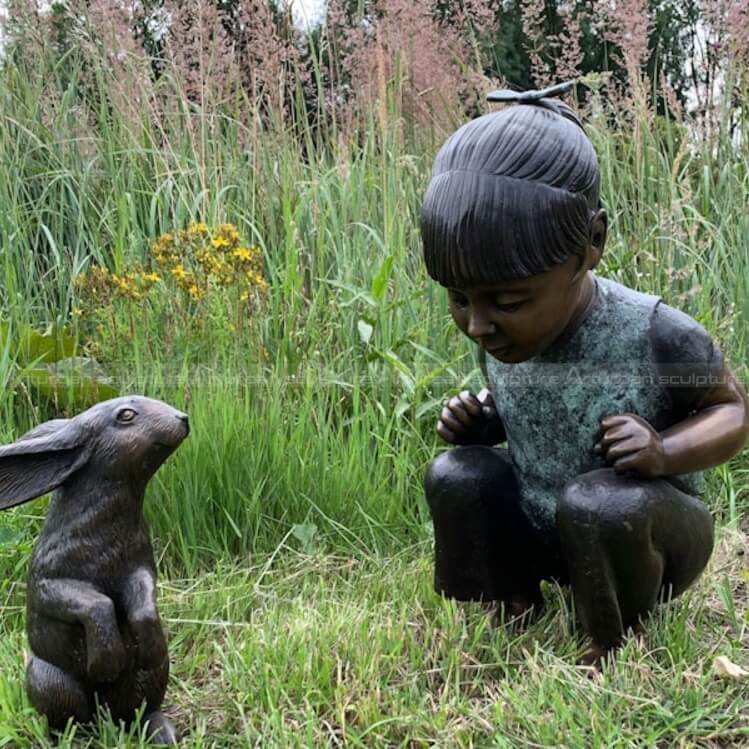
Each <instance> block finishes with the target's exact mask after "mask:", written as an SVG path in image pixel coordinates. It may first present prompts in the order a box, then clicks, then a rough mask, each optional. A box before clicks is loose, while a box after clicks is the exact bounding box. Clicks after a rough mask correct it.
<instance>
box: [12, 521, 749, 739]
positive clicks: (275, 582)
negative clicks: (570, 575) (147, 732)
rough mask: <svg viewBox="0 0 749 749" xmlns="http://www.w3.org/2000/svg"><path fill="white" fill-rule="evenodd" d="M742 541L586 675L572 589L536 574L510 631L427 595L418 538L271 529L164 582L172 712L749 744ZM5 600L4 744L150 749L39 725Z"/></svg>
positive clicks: (268, 726)
mask: <svg viewBox="0 0 749 749" xmlns="http://www.w3.org/2000/svg"><path fill="white" fill-rule="evenodd" d="M747 550H749V546H748V545H747V543H746V540H745V538H743V537H742V536H740V535H739V534H736V533H729V532H724V533H723V534H722V537H721V540H720V543H719V546H718V550H717V551H716V555H715V557H714V559H713V562H712V565H711V568H710V570H709V571H708V572H707V574H706V575H705V576H704V577H703V578H702V580H701V582H700V583H699V584H698V585H697V586H696V587H695V588H694V589H692V590H691V591H690V592H689V593H688V594H687V595H685V596H684V597H683V598H681V599H678V600H677V601H675V602H672V603H671V604H669V605H666V606H664V607H661V608H660V609H659V610H658V613H657V614H656V616H655V617H654V618H653V620H652V621H651V623H650V625H649V626H648V632H647V635H645V636H637V637H630V638H629V639H628V640H627V641H626V643H625V645H624V647H623V648H622V649H621V650H620V651H619V652H618V653H617V654H616V658H615V661H614V662H612V663H610V664H608V665H607V666H606V667H605V668H604V670H603V673H602V674H595V673H593V672H591V671H590V670H589V669H586V668H584V667H576V666H575V665H574V662H575V656H576V655H578V654H579V653H580V652H581V648H582V646H583V643H582V642H581V641H580V640H579V639H578V638H576V636H575V634H574V621H573V616H572V614H571V611H570V599H569V594H568V592H567V591H563V590H560V589H558V588H555V587H552V586H549V587H548V588H547V589H546V591H545V595H546V601H547V604H548V610H547V612H546V613H545V614H544V615H543V616H542V618H541V619H540V620H538V621H537V622H535V623H533V624H532V625H531V626H530V627H528V628H527V629H525V630H524V631H522V632H520V633H518V632H517V631H513V630H512V629H511V628H510V627H508V626H501V625H499V624H497V623H496V622H494V621H493V619H492V617H491V616H490V615H489V614H488V613H487V611H486V610H485V609H484V608H482V607H481V606H480V605H478V604H463V605H456V604H455V603H454V602H450V601H446V600H442V599H439V598H438V597H436V596H435V595H434V594H433V593H432V591H431V588H430V573H431V568H430V566H431V564H430V558H429V544H428V543H420V544H417V545H415V546H411V547H408V548H406V549H404V550H403V551H402V552H401V553H399V554H393V555H389V556H387V557H382V556H380V557H375V556H370V557H366V558H361V559H355V558H352V557H350V556H348V555H344V556H342V555H331V554H314V555H308V554H302V553H300V552H298V551H296V550H295V549H294V548H292V547H291V546H290V545H288V544H284V545H281V546H279V548H278V550H277V553H276V554H275V555H271V556H261V557H254V558H251V559H248V560H246V561H244V562H235V563H233V564H226V563H220V564H218V565H217V567H216V569H215V570H214V571H213V573H211V574H204V575H201V576H199V577H195V578H180V577H176V576H175V577H172V578H171V579H169V580H167V581H164V582H163V583H162V584H161V589H160V600H161V608H162V614H163V616H164V618H165V621H166V624H167V627H168V630H169V632H170V635H171V654H172V662H173V664H174V666H173V672H172V681H171V685H170V688H169V692H168V694H167V712H168V713H169V714H170V715H171V716H172V717H173V719H174V720H175V721H176V723H177V725H178V726H179V727H180V729H181V730H182V731H183V732H184V733H185V739H184V742H183V744H182V745H183V746H185V747H205V746H225V747H235V746H263V747H296V746H299V747H312V746H314V747H318V746H352V747H357V746H366V747H384V746H393V747H396V746H398V747H419V746H424V747H426V746H445V747H448V746H449V747H490V746H491V747H497V746H499V747H521V746H529V747H531V746H532V747H560V746H563V747H582V746H585V747H632V746H647V747H716V748H717V747H726V746H736V747H739V746H745V745H746V742H747V737H748V736H749V725H748V724H747V721H746V715H747V711H748V710H749V696H747V692H746V685H745V683H742V682H740V681H730V680H729V681H724V680H720V679H718V678H717V677H716V676H715V674H714V672H713V660H714V658H715V657H716V656H717V655H726V656H728V657H729V658H731V659H732V660H738V661H740V660H741V659H742V657H743V652H744V648H745V647H746V636H747V631H746V623H745V622H742V621H737V620H736V619H735V617H734V615H733V614H732V613H731V612H732V610H743V609H744V607H745V606H746V602H747V596H746V588H745V586H744V585H743V584H741V583H740V582H737V581H740V579H741V577H740V571H741V569H742V565H744V564H745V561H744V557H743V556H741V555H740V554H739V552H741V553H742V554H743V553H745V552H746V551H747ZM727 581H728V582H727ZM730 581H734V582H733V583H731V582H730ZM4 598H5V601H4V605H3V609H2V613H3V628H4V629H5V631H4V632H3V635H4V636H3V638H2V640H1V641H0V642H1V644H0V668H1V669H2V674H3V676H2V680H0V736H2V737H3V739H0V745H10V746H13V747H19V749H20V748H22V747H31V746H40V747H46V746H50V747H51V746H53V745H56V746H58V747H67V746H71V747H72V746H81V747H83V746H91V747H100V746H101V747H111V746H122V747H142V746H145V745H146V744H145V743H144V741H143V737H142V733H139V732H138V730H136V729H130V730H129V731H128V730H125V729H124V728H118V727H116V726H114V725H113V724H112V723H111V722H110V721H107V720H106V719H102V720H101V722H100V725H99V726H98V727H97V728H95V729H93V730H90V729H89V730H83V729H81V728H80V727H78V728H73V727H71V728H70V729H69V730H68V731H66V732H65V733H64V734H63V735H62V736H61V737H60V738H59V741H58V742H57V743H56V744H53V743H50V742H49V740H48V739H46V738H45V726H44V721H43V720H42V719H40V718H39V717H38V716H37V715H35V714H34V713H33V711H32V710H31V709H30V708H29V706H28V703H27V701H26V698H25V696H24V694H23V690H22V681H23V649H24V644H25V643H24V637H23V634H22V630H21V625H22V605H23V586H22V585H21V584H16V585H14V586H12V587H11V588H10V589H9V590H8V592H7V593H6V594H5V596H4ZM3 741H4V742H5V743H4V744H3Z"/></svg>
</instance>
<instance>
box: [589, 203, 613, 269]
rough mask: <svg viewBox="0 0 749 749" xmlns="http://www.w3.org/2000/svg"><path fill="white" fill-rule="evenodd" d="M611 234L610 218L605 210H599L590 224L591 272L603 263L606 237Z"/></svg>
mask: <svg viewBox="0 0 749 749" xmlns="http://www.w3.org/2000/svg"><path fill="white" fill-rule="evenodd" d="M608 233H609V217H608V215H607V213H606V211H604V210H603V208H599V209H598V211H597V212H596V215H595V216H593V220H592V221H591V222H590V243H589V253H590V256H591V257H590V260H591V261H592V262H591V265H590V270H593V268H595V267H596V266H597V265H598V263H600V262H601V257H603V251H604V249H605V248H606V237H607V236H608Z"/></svg>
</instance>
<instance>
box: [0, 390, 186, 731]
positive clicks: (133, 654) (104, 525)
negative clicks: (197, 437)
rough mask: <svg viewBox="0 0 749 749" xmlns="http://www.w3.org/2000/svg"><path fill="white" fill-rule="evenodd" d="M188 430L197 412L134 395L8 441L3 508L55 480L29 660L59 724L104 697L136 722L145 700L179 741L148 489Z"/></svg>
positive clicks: (115, 711) (33, 587)
mask: <svg viewBox="0 0 749 749" xmlns="http://www.w3.org/2000/svg"><path fill="white" fill-rule="evenodd" d="M188 433H189V424H188V419H187V416H186V415H185V414H183V413H181V412H180V411H177V410H176V409H174V408H172V407H171V406H168V405H167V404H165V403H162V402H161V401H157V400H152V399H150V398H145V397H140V396H127V397H122V398H115V399H113V400H109V401H105V402H102V403H99V404H97V405H95V406H93V407H92V408H90V409H88V410H87V411H84V412H83V413H81V414H79V415H78V416H76V417H74V418H72V419H55V420H53V421H48V422H46V423H44V424H42V425H40V426H38V427H36V428H35V429H33V430H32V431H30V432H28V433H27V434H25V435H23V436H22V437H21V438H20V439H19V440H18V441H17V442H14V443H13V444H11V445H5V446H3V447H0V509H6V508H9V507H13V506H15V505H18V504H21V503H22V502H26V501H28V500H30V499H33V498H35V497H39V496H41V495H42V494H46V493H47V492H49V491H52V490H55V491H54V494H53V496H52V500H51V503H50V505H49V512H48V514H47V518H46V521H45V523H44V527H43V529H42V532H41V535H40V536H39V538H38V540H37V542H36V544H35V546H34V550H33V554H32V558H31V565H30V570H29V576H28V593H27V633H28V639H29V645H30V647H31V651H32V657H31V660H30V661H29V664H28V667H27V672H26V690H27V692H28V695H29V699H30V700H31V703H32V704H33V706H34V707H35V708H36V709H37V710H38V711H39V712H40V713H42V714H43V715H46V716H47V719H48V723H49V725H50V726H51V727H52V728H62V727H64V726H65V725H66V723H67V722H68V720H69V719H70V718H73V719H74V720H75V721H77V722H81V723H86V722H89V721H91V720H92V719H93V718H94V716H95V713H96V704H97V701H98V702H99V703H100V704H102V705H104V706H106V707H108V708H109V710H110V711H111V715H112V718H113V719H114V720H124V721H127V722H130V721H132V720H133V719H134V717H135V714H136V711H137V710H138V709H140V708H141V707H143V706H144V705H145V713H144V720H147V721H148V730H149V733H150V734H152V738H151V740H152V741H155V742H157V743H161V744H175V743H176V742H177V738H176V733H175V730H174V727H173V726H172V724H171V723H170V721H169V720H168V719H167V718H166V717H165V716H164V715H163V714H162V713H161V712H160V707H161V703H162V700H163V697H164V693H165V691H166V684H167V677H168V675H169V658H168V653H167V645H166V640H165V638H164V634H163V631H162V628H161V622H160V619H159V614H158V610H157V607H156V565H155V562H154V555H153V549H152V547H151V541H150V538H149V533H148V528H147V526H146V523H145V519H144V517H143V498H144V494H145V489H146V485H147V483H148V481H149V480H150V479H151V477H152V476H153V475H154V474H155V473H156V471H157V470H158V468H159V467H160V466H161V464H162V463H163V462H164V461H165V460H166V459H167V458H168V457H169V456H170V455H171V454H172V453H173V452H174V450H175V449H176V448H177V447H178V446H179V445H180V443H181V442H182V440H184V439H185V437H187V435H188Z"/></svg>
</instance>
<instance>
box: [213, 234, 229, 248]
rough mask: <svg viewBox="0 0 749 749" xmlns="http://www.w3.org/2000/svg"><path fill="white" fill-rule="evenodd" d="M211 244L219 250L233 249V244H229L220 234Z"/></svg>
mask: <svg viewBox="0 0 749 749" xmlns="http://www.w3.org/2000/svg"><path fill="white" fill-rule="evenodd" d="M211 244H212V245H213V246H214V247H215V248H216V249H217V250H220V249H221V248H222V247H231V243H230V242H229V240H228V239H226V237H223V236H222V235H221V234H219V235H218V236H217V237H215V238H214V239H213V240H212V241H211Z"/></svg>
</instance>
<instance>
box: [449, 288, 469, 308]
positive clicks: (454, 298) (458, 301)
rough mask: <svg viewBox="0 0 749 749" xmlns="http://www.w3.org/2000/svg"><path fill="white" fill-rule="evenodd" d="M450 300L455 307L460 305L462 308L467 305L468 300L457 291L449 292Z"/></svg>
mask: <svg viewBox="0 0 749 749" xmlns="http://www.w3.org/2000/svg"><path fill="white" fill-rule="evenodd" d="M449 297H450V302H451V303H452V304H454V305H455V306H456V307H460V308H461V309H463V308H464V307H467V306H468V300H467V299H466V298H465V297H464V296H463V295H462V294H458V293H457V292H454V291H451V292H450V294H449Z"/></svg>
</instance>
